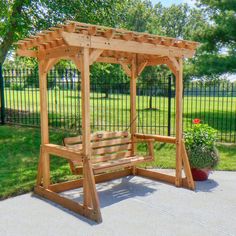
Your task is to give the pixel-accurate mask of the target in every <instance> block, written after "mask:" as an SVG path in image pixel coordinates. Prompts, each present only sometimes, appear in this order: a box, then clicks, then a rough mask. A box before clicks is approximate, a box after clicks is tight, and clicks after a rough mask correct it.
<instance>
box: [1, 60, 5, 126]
mask: <svg viewBox="0 0 236 236" xmlns="http://www.w3.org/2000/svg"><path fill="white" fill-rule="evenodd" d="M2 74H3V73H2V64H1V63H0V101H1V124H2V125H4V124H5V101H4V81H3V75H2Z"/></svg>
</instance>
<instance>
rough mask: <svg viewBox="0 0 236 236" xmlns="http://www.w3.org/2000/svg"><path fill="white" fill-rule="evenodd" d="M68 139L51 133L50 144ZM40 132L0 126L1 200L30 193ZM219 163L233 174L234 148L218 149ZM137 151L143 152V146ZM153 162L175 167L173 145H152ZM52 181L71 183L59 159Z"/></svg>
mask: <svg viewBox="0 0 236 236" xmlns="http://www.w3.org/2000/svg"><path fill="white" fill-rule="evenodd" d="M64 136H68V133H65V132H63V131H60V132H58V131H51V132H50V139H51V142H53V143H58V144H61V142H62V138H63V137H64ZM39 145H40V131H39V129H36V128H22V127H17V126H0V150H1V151H0V199H4V198H7V197H10V196H14V195H18V194H21V193H25V192H29V191H31V190H32V189H33V186H34V183H35V178H36V173H37V163H38V157H39ZM218 149H219V151H220V156H221V161H220V165H219V167H218V169H219V170H236V145H222V144H219V145H218ZM139 150H140V151H142V152H143V151H145V148H144V147H143V146H140V147H139ZM155 156H156V158H155V162H154V163H151V164H149V166H152V167H160V168H172V167H174V160H175V148H174V146H173V145H167V144H155ZM51 168H52V172H51V173H52V181H53V182H55V181H63V180H67V179H73V178H75V177H74V176H71V175H70V170H69V166H68V164H67V162H66V161H64V160H63V159H60V158H55V157H54V158H52V161H51Z"/></svg>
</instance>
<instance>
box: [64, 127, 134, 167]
mask: <svg viewBox="0 0 236 236" xmlns="http://www.w3.org/2000/svg"><path fill="white" fill-rule="evenodd" d="M64 144H65V146H67V147H71V148H73V149H76V150H82V136H77V137H68V138H64ZM131 150H132V142H131V138H130V134H129V132H126V131H117V132H107V131H105V132H96V133H93V134H91V153H92V158H91V160H92V162H93V163H97V162H105V161H110V160H113V159H114V160H115V159H120V158H124V157H129V156H131Z"/></svg>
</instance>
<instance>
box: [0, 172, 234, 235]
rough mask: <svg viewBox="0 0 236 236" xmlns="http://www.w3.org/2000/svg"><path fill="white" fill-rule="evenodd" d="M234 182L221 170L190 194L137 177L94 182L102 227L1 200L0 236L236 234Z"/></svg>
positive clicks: (42, 204)
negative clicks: (98, 198)
mask: <svg viewBox="0 0 236 236" xmlns="http://www.w3.org/2000/svg"><path fill="white" fill-rule="evenodd" d="M235 183H236V172H223V171H222V172H214V173H213V174H212V175H211V176H210V179H209V180H208V181H205V182H197V188H196V191H195V192H193V191H190V190H186V189H182V188H176V187H173V186H170V185H167V184H164V183H160V182H155V181H151V180H148V179H145V178H141V177H136V176H135V177H132V176H130V177H126V178H122V179H118V180H114V181H110V182H107V183H102V184H98V185H97V189H98V191H99V197H100V200H101V207H102V216H103V223H101V224H96V223H94V222H92V221H89V220H87V219H85V218H83V217H80V216H78V215H76V214H74V213H72V212H70V211H68V210H65V209H63V208H61V207H59V206H57V205H56V204H54V203H51V202H49V201H46V200H43V199H40V198H38V197H36V196H34V195H32V194H25V195H22V196H18V197H14V198H11V199H7V200H4V201H1V202H0V235H1V236H10V235H12V236H13V235H14V236H15V235H17V236H39V235H43V236H47V235H50V236H54V235H57V236H61V235H63V236H64V235H66V236H76V235H79V236H93V235H94V236H95V235H96V236H100V235H101V236H111V235H112V236H116V235H117V236H126V235H127V236H132V235H146V236H152V235H155V236H157V235H181V236H184V235H188V236H190V235H191V236H192V235H198V236H199V235H202V236H204V235H207V236H210V235H214V236H217V235H220V236H222V235H236V184H235ZM79 193H80V190H73V191H68V192H66V193H63V195H67V196H68V197H70V198H75V199H76V198H79Z"/></svg>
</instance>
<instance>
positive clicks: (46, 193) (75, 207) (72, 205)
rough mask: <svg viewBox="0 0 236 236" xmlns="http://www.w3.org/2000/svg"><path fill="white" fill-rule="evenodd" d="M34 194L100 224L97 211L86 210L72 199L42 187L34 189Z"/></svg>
mask: <svg viewBox="0 0 236 236" xmlns="http://www.w3.org/2000/svg"><path fill="white" fill-rule="evenodd" d="M34 192H35V193H36V194H38V195H40V196H42V197H44V198H47V199H49V200H51V201H53V202H56V203H57V204H59V205H61V206H63V207H65V208H67V209H69V210H71V211H73V212H75V213H78V214H80V215H82V216H85V217H87V218H89V219H91V220H94V221H96V222H98V223H100V222H101V221H100V219H98V218H97V215H96V211H95V210H93V209H89V208H85V207H84V206H83V205H82V204H80V203H78V202H75V201H73V200H71V199H68V198H65V197H63V196H60V195H59V194H57V193H55V192H53V191H51V190H49V189H44V188H42V187H40V186H38V187H35V188H34Z"/></svg>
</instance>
